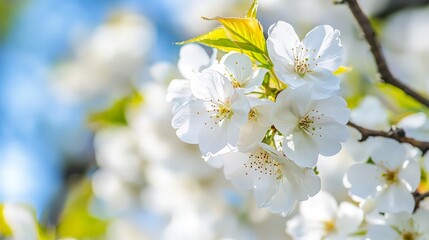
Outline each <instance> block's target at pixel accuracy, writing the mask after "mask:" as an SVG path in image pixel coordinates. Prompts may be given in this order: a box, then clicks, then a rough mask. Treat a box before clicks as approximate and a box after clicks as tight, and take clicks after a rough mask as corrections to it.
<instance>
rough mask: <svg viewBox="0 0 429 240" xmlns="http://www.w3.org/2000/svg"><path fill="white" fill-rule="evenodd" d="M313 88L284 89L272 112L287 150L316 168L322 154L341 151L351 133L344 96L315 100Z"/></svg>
mask: <svg viewBox="0 0 429 240" xmlns="http://www.w3.org/2000/svg"><path fill="white" fill-rule="evenodd" d="M311 91H312V90H311V88H310V87H309V85H303V86H301V87H298V88H296V89H289V88H288V89H285V90H283V91H282V92H280V93H279V95H278V96H277V99H276V102H275V104H274V107H273V112H272V115H273V122H274V126H275V127H276V129H277V130H279V131H280V132H281V133H282V134H283V135H284V141H283V151H284V153H285V154H286V156H287V157H288V158H290V159H291V160H292V161H294V162H295V163H296V164H298V165H300V166H302V167H314V165H316V162H317V157H318V155H319V154H321V155H323V156H332V155H334V154H336V153H338V152H339V151H340V150H341V143H340V142H345V141H346V140H347V138H348V135H349V132H348V129H347V126H346V123H347V122H348V120H349V116H350V111H349V109H347V107H346V104H347V103H346V102H345V101H344V99H342V98H341V97H338V96H331V97H329V98H326V99H321V100H313V99H311V94H310V93H311Z"/></svg>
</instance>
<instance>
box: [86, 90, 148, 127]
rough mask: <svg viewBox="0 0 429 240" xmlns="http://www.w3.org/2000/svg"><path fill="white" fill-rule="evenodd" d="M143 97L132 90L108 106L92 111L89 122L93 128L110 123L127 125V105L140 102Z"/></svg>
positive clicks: (109, 124)
mask: <svg viewBox="0 0 429 240" xmlns="http://www.w3.org/2000/svg"><path fill="white" fill-rule="evenodd" d="M142 101H143V97H142V96H141V95H140V93H139V92H137V91H134V92H133V93H132V94H131V95H130V96H126V97H124V98H121V99H118V100H117V101H115V102H114V103H113V104H112V106H110V107H109V108H107V109H105V110H103V111H100V112H96V113H93V114H91V115H90V116H89V119H88V120H89V123H90V124H92V125H93V126H94V127H95V128H101V127H105V126H111V125H127V124H128V122H127V118H126V112H127V109H128V107H130V106H132V105H136V104H140V103H141V102H142Z"/></svg>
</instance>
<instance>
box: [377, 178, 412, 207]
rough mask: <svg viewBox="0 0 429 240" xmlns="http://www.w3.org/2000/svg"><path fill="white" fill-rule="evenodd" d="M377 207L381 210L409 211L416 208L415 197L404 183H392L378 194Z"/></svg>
mask: <svg viewBox="0 0 429 240" xmlns="http://www.w3.org/2000/svg"><path fill="white" fill-rule="evenodd" d="M377 203H378V205H377V209H378V210H379V211H380V212H389V213H391V212H392V213H396V212H401V211H404V212H408V213H412V212H413V209H414V205H415V202H414V197H413V195H412V194H411V192H410V191H408V189H407V187H406V186H405V185H404V184H402V183H399V184H392V185H390V186H388V187H387V188H385V189H384V190H382V191H381V192H380V193H379V194H378V196H377Z"/></svg>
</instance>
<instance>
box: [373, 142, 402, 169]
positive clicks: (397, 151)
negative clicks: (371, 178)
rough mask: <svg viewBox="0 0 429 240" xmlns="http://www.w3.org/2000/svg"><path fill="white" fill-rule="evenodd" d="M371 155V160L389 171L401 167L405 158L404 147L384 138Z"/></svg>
mask: <svg viewBox="0 0 429 240" xmlns="http://www.w3.org/2000/svg"><path fill="white" fill-rule="evenodd" d="M381 141H382V142H381V144H380V145H379V146H378V148H376V149H375V150H374V151H373V152H372V154H371V158H372V160H373V161H374V162H375V163H376V164H377V165H380V166H384V167H386V168H387V169H389V170H396V169H398V168H399V167H401V166H402V164H403V163H404V161H405V157H406V150H405V147H404V146H402V145H401V144H400V143H398V142H397V141H395V140H393V139H386V138H384V139H383V140H381Z"/></svg>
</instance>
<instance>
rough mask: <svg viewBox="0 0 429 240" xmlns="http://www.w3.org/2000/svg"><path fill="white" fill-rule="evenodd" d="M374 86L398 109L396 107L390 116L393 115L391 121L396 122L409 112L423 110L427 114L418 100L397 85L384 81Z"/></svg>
mask: <svg viewBox="0 0 429 240" xmlns="http://www.w3.org/2000/svg"><path fill="white" fill-rule="evenodd" d="M376 87H377V89H378V90H380V92H382V93H383V95H384V96H386V98H385V99H384V100H385V101H388V102H389V103H390V105H391V106H398V107H399V109H396V111H397V112H396V113H395V114H394V116H392V117H394V118H393V119H392V122H394V123H396V122H398V121H399V120H400V119H402V118H403V117H405V116H406V115H409V114H411V113H417V112H425V113H426V114H428V111H427V110H426V108H425V107H424V106H423V105H422V104H421V103H420V102H418V101H416V100H415V99H414V98H412V97H410V96H409V95H408V94H406V93H404V92H403V91H402V90H400V89H398V88H397V87H394V86H391V85H389V84H384V83H377V84H376Z"/></svg>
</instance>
